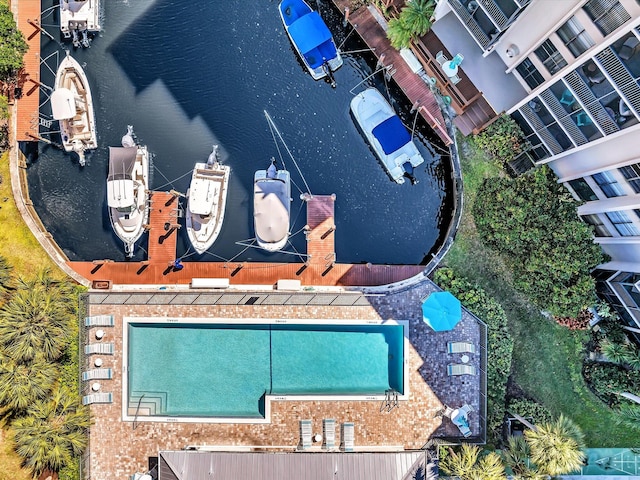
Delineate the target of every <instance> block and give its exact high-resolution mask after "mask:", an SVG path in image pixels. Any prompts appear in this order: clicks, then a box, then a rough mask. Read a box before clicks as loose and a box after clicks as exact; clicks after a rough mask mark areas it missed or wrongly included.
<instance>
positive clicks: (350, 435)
mask: <svg viewBox="0 0 640 480" xmlns="http://www.w3.org/2000/svg"><path fill="white" fill-rule="evenodd" d="M354 436H355V426H354V424H353V422H345V423H343V424H342V433H341V435H340V437H341V439H342V443H341V445H340V448H341V449H342V450H343V451H345V452H353V442H354Z"/></svg>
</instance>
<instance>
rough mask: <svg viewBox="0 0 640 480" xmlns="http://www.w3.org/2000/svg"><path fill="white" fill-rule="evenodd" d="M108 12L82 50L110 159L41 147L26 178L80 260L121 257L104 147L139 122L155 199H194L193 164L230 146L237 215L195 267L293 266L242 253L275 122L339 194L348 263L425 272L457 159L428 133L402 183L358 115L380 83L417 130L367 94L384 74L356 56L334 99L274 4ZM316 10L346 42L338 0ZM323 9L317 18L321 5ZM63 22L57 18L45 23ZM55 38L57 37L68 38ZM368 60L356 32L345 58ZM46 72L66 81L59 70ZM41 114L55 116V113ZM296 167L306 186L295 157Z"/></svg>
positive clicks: (340, 234) (165, 0)
mask: <svg viewBox="0 0 640 480" xmlns="http://www.w3.org/2000/svg"><path fill="white" fill-rule="evenodd" d="M47 2H51V0H45V1H43V9H44V8H46V7H47V6H48V5H47ZM103 4H104V8H105V11H104V17H105V20H104V22H103V25H104V31H103V32H102V33H101V35H100V36H99V37H98V38H96V39H94V41H93V43H92V46H91V48H90V49H87V50H76V51H72V55H73V56H74V57H75V58H76V59H77V60H79V61H80V63H81V64H82V65H83V67H84V68H85V72H86V74H87V76H88V78H89V82H90V85H91V90H92V94H93V98H94V102H95V104H96V116H97V119H96V120H97V127H98V143H99V145H100V148H99V149H98V150H96V151H94V152H93V153H91V154H89V156H88V161H87V166H86V167H85V168H83V169H81V168H80V167H79V166H78V164H77V162H76V161H74V160H73V159H72V158H71V157H70V156H69V155H68V154H65V153H63V152H61V151H59V150H57V149H55V148H53V147H51V146H47V145H44V144H41V145H40V154H39V158H38V159H37V160H36V161H34V162H33V163H32V164H31V166H30V167H29V170H28V178H29V187H30V191H31V196H32V199H33V201H34V204H35V207H36V210H37V211H38V214H39V215H40V217H41V219H42V221H43V223H44V224H45V226H46V227H47V229H48V230H49V231H50V232H51V233H52V234H53V236H54V238H55V239H56V241H57V242H58V244H59V245H60V246H61V247H62V248H63V249H64V251H65V253H66V254H67V255H68V256H69V258H70V259H71V260H93V259H104V258H111V259H115V260H122V259H123V258H124V253H123V248H122V243H121V242H120V241H119V240H118V238H117V237H116V236H115V235H114V234H113V231H112V229H111V226H110V224H109V219H108V215H107V207H106V174H107V168H108V153H107V152H108V149H107V147H108V146H109V145H119V144H120V138H121V137H122V135H123V134H124V133H125V131H126V125H127V124H132V125H134V128H135V133H136V135H137V136H138V139H139V140H140V142H141V143H144V144H147V145H148V147H149V150H150V151H151V152H152V153H153V163H154V169H153V174H152V181H151V186H152V188H153V189H161V190H165V191H167V190H169V189H172V188H173V189H176V190H178V191H181V192H185V191H186V190H187V188H188V184H189V179H190V172H191V169H192V168H193V164H194V163H195V162H196V161H205V160H206V158H207V156H208V154H209V152H210V151H211V145H212V144H214V143H219V144H220V146H221V149H220V153H221V158H222V159H223V161H224V162H225V163H227V164H228V165H230V166H231V169H232V170H231V172H232V173H231V179H230V187H229V196H228V204H227V213H226V217H225V220H224V226H223V228H222V233H221V235H220V237H219V238H218V240H217V241H216V243H215V244H214V246H213V247H212V249H211V252H212V253H213V254H207V253H205V254H204V255H202V256H201V257H198V256H196V255H192V256H189V258H188V259H189V260H190V261H193V260H197V259H198V258H200V259H202V260H205V261H215V260H216V259H219V258H224V259H230V258H232V257H235V260H238V261H240V260H254V261H291V260H292V257H291V256H289V255H284V254H268V253H266V252H262V251H260V250H257V249H249V250H247V251H245V252H244V253H241V254H240V255H239V256H238V254H239V253H240V252H241V251H242V250H243V247H241V246H239V245H237V244H236V242H238V241H242V240H247V239H250V238H252V237H253V218H252V208H253V203H252V179H253V173H254V172H255V170H257V169H262V168H266V166H267V165H268V162H269V159H270V157H272V156H274V157H276V158H277V157H278V150H277V148H276V144H275V142H274V140H273V138H272V135H271V133H270V130H269V126H268V124H267V121H266V120H265V117H264V114H263V111H264V110H266V111H268V112H269V114H270V115H271V117H272V118H273V119H274V121H275V123H276V125H277V127H278V129H279V130H280V132H281V133H282V136H283V138H284V140H285V142H286V144H287V146H288V147H289V149H290V150H291V152H292V154H293V156H294V158H295V159H296V161H297V163H298V165H299V167H300V169H301V171H302V173H303V175H304V177H305V179H306V181H307V182H308V184H309V186H310V188H311V191H312V193H315V194H319V195H321V194H327V195H328V194H332V193H335V194H336V195H337V201H336V226H337V231H336V251H337V259H338V261H339V262H344V263H360V262H372V263H388V264H417V263H420V262H423V261H424V259H425V257H427V256H428V254H429V253H430V252H432V251H433V250H434V249H435V248H437V244H438V241H439V237H440V235H441V231H442V232H444V231H446V229H447V226H448V223H449V221H450V215H451V212H450V201H451V200H450V194H448V192H450V191H451V182H450V180H449V178H450V172H449V166H448V165H447V162H448V161H447V160H446V159H445V160H444V161H441V159H440V158H439V155H438V153H439V152H440V151H441V149H435V150H434V149H433V148H432V147H431V146H430V145H429V141H431V142H436V141H437V140H436V139H435V135H434V134H433V133H432V132H431V131H430V129H429V128H428V127H426V125H425V124H424V122H423V121H422V120H421V119H420V120H419V121H418V127H419V128H418V131H417V132H416V138H417V139H418V143H419V148H420V151H421V152H422V154H423V156H424V157H425V163H424V164H423V165H422V166H420V167H419V168H418V169H417V177H418V178H419V180H420V183H419V184H418V185H415V186H411V185H410V184H409V182H408V181H407V182H406V183H405V184H404V185H396V184H395V183H393V182H392V181H391V180H390V179H389V177H388V176H387V174H386V173H385V171H384V170H383V168H382V166H381V165H380V163H379V162H378V161H377V159H376V157H375V156H374V154H373V152H372V151H371V150H370V149H369V147H368V145H367V144H366V142H365V140H364V137H363V136H362V135H361V134H360V133H359V131H358V130H357V128H356V125H355V124H354V121H353V119H352V117H351V115H350V112H349V102H350V100H351V98H352V96H353V94H355V93H358V92H360V91H362V90H364V89H365V88H366V87H368V86H370V85H374V86H377V87H378V88H379V89H380V90H382V91H386V90H387V88H389V89H390V90H389V91H390V92H391V95H392V97H393V98H395V99H396V100H394V101H393V102H392V104H393V105H394V107H395V108H396V110H398V111H399V113H400V115H401V117H402V118H403V120H404V121H405V124H406V125H408V126H409V127H411V125H412V124H413V118H414V117H413V115H412V114H410V113H409V110H410V105H408V104H407V102H406V100H405V99H404V97H403V96H402V94H401V93H400V92H399V91H397V90H396V89H394V88H392V87H390V86H388V85H387V84H386V82H385V81H384V78H383V77H382V76H381V74H377V75H376V76H374V77H373V78H372V79H369V80H367V81H366V82H365V83H363V84H361V85H359V86H358V84H359V83H360V82H361V81H363V79H365V78H366V77H368V76H369V75H370V74H371V72H372V71H373V70H372V67H373V65H374V64H375V60H374V58H373V56H372V55H371V54H364V55H363V54H361V53H357V54H351V55H350V54H347V55H345V63H344V65H343V66H342V67H341V68H340V69H339V70H338V71H337V72H336V74H335V77H336V81H337V88H335V89H332V88H331V87H330V86H329V85H328V84H327V83H325V82H323V81H318V82H315V81H314V80H313V79H312V78H311V77H310V76H309V74H308V73H307V72H306V70H305V69H304V68H303V66H302V64H301V63H300V61H299V60H298V58H297V56H296V54H295V51H294V49H293V47H292V46H291V44H290V42H289V40H288V38H287V36H286V33H285V31H284V28H283V27H282V24H281V21H280V17H279V14H278V4H277V2H275V1H274V2H261V3H260V4H258V3H256V2H234V3H233V6H230V5H229V3H227V2H211V1H206V0H200V1H195V2H194V1H192V2H175V1H174V0H156V1H152V0H136V2H130V1H126V0H107V1H103ZM319 5H320V11H321V14H322V16H323V17H324V18H325V19H326V20H327V21H328V23H329V25H330V29H331V30H332V32H334V35H335V38H336V42H337V43H338V44H340V43H341V42H342V41H343V39H344V38H345V37H346V34H347V32H346V31H345V29H344V28H343V27H342V23H341V17H340V14H339V12H338V11H337V10H336V9H335V8H334V7H333V4H332V3H331V2H330V1H329V0H324V1H323V2H319ZM312 6H313V7H314V8H317V4H316V3H313V2H312ZM194 12H198V13H197V15H194V14H193V13H194ZM47 20H48V21H47ZM57 22H58V17H57V14H56V15H55V16H54V17H53V18H51V17H50V18H49V19H45V20H44V21H43V23H45V24H47V23H49V24H53V23H57ZM49 30H50V31H51V32H52V33H53V34H54V36H55V37H56V38H57V37H58V30H57V28H53V27H51V28H49ZM64 46H65V48H69V47H70V45H69V44H64ZM362 48H364V46H363V44H362V43H361V42H360V41H359V40H358V39H357V38H356V35H355V34H352V35H350V36H349V37H348V39H347V42H346V43H345V45H344V46H343V50H345V51H351V50H359V49H362ZM56 50H57V51H59V52H60V55H64V52H63V50H62V47H61V46H60V45H59V44H57V43H56V42H52V41H50V40H48V39H46V37H44V36H43V51H42V56H43V57H45V56H47V55H48V54H50V53H52V52H54V51H56ZM48 63H49V64H50V65H51V66H52V68H53V69H54V70H55V66H56V65H57V64H56V63H55V60H54V59H51V60H50V61H49V62H48ZM42 80H43V82H44V83H46V84H48V85H53V76H52V75H51V74H50V73H48V72H46V71H45V70H43V78H42ZM354 87H355V88H354ZM352 89H353V92H350V90H352ZM43 99H44V98H43ZM42 111H43V112H47V113H49V112H50V106H49V104H48V103H46V104H45V105H44V106H43V107H42ZM278 145H279V146H280V148H281V150H282V145H281V144H278ZM282 151H283V150H282ZM434 153H436V155H435V156H434ZM285 162H286V164H287V167H288V169H289V170H290V171H291V172H292V178H293V180H294V182H295V183H296V184H297V185H298V186H300V187H301V188H303V185H304V184H303V182H302V180H301V179H300V178H299V175H298V174H297V173H296V170H295V167H294V165H293V162H292V161H291V160H290V159H289V158H288V157H287V156H286V154H285ZM294 190H295V187H294ZM293 196H294V201H293V204H292V209H291V211H292V221H294V220H295V224H292V226H291V232H292V233H293V232H297V231H299V230H300V229H301V228H302V227H303V226H304V224H305V211H304V205H303V204H302V202H301V201H300V199H299V192H297V191H295V193H294V195H293ZM179 238H180V240H179V245H178V255H185V254H188V253H189V250H188V249H189V245H188V240H187V238H186V232H185V231H180V237H179ZM291 242H292V244H293V248H295V250H297V251H299V252H304V251H305V248H306V245H305V243H306V242H305V240H304V235H302V233H299V234H297V235H294V236H293V237H292V238H291ZM138 245H139V247H137V248H136V250H137V254H136V256H135V259H137V260H142V259H143V258H144V257H145V253H144V251H143V250H144V248H145V247H146V236H145V237H143V240H142V242H141V243H140V242H139V244H138ZM289 250H292V249H291V248H289ZM427 260H428V258H427Z"/></svg>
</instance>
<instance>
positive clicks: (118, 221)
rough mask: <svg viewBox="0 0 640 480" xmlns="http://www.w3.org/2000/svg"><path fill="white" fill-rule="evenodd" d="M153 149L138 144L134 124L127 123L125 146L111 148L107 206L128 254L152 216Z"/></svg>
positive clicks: (113, 224)
mask: <svg viewBox="0 0 640 480" xmlns="http://www.w3.org/2000/svg"><path fill="white" fill-rule="evenodd" d="M148 189H149V151H148V150H147V147H146V146H142V145H138V144H136V141H135V140H134V137H133V127H132V126H131V125H129V126H127V134H126V135H124V136H123V137H122V147H109V174H108V177H107V205H108V207H109V218H110V220H111V226H112V227H113V230H114V232H115V233H116V235H117V236H118V238H120V240H122V241H123V242H124V252H125V254H126V255H127V257H133V250H134V247H135V243H136V242H137V241H138V239H139V238H140V237H141V236H142V234H143V233H144V231H145V225H146V223H147V220H148V218H149V195H148Z"/></svg>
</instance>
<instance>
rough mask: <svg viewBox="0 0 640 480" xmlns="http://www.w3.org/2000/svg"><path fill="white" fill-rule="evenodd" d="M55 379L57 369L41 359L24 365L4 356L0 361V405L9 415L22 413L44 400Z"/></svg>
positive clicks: (38, 358) (37, 358)
mask: <svg viewBox="0 0 640 480" xmlns="http://www.w3.org/2000/svg"><path fill="white" fill-rule="evenodd" d="M57 378H58V368H57V367H56V366H55V365H54V364H52V363H49V362H46V361H44V359H42V358H41V357H36V359H35V360H34V361H33V362H29V363H26V364H25V363H20V362H16V361H15V360H14V359H12V358H10V357H6V356H5V357H3V358H2V359H0V405H1V406H2V407H5V408H7V409H8V412H7V413H9V414H10V415H16V414H19V413H22V412H24V411H25V410H26V409H27V408H28V407H29V406H30V405H33V403H34V402H36V401H38V400H43V399H45V398H46V397H47V395H48V394H49V393H50V392H51V390H52V389H53V386H54V384H55V382H56V379H57Z"/></svg>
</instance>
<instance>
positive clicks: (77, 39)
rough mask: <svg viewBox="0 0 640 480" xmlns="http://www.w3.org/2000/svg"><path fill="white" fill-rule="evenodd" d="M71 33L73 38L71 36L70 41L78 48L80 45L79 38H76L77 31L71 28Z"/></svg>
mask: <svg viewBox="0 0 640 480" xmlns="http://www.w3.org/2000/svg"><path fill="white" fill-rule="evenodd" d="M71 34H72V35H73V38H72V40H71V42H72V43H73V46H74V47H75V48H78V47H79V46H80V39H79V38H78V31H77V30H76V29H75V28H74V29H73V30H71Z"/></svg>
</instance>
